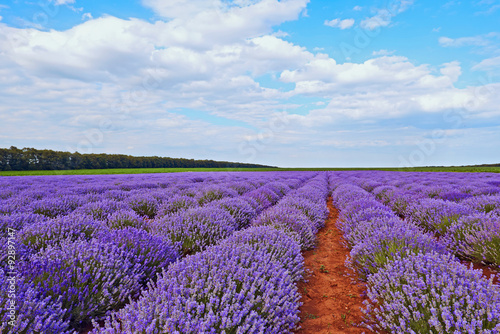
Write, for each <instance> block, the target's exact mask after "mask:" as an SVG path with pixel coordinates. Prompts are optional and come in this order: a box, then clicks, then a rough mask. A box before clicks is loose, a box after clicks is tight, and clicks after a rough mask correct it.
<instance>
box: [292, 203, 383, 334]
mask: <svg viewBox="0 0 500 334" xmlns="http://www.w3.org/2000/svg"><path fill="white" fill-rule="evenodd" d="M328 210H329V215H328V219H327V220H326V223H325V227H323V228H322V229H321V230H320V231H319V232H318V234H317V237H318V246H317V248H316V249H314V250H310V251H307V252H305V253H304V259H305V266H306V268H307V269H309V270H310V271H312V273H311V274H310V275H309V276H308V277H306V278H307V279H308V282H300V283H299V292H300V293H301V294H302V299H301V301H302V303H303V305H302V307H301V308H300V311H301V314H300V317H301V319H302V320H301V323H300V325H301V327H302V328H301V329H299V330H298V331H297V332H296V333H297V334H335V333H366V334H368V333H374V332H372V331H370V330H368V329H366V328H364V327H362V326H360V323H361V322H362V320H363V313H362V312H361V308H362V307H363V301H364V300H365V299H366V297H365V296H364V292H365V291H366V286H365V285H364V284H362V283H358V282H357V280H355V278H356V274H355V273H354V272H353V271H352V270H350V269H349V268H347V267H346V266H345V264H344V263H345V260H346V258H347V256H348V255H349V249H347V248H346V247H345V246H344V243H343V242H344V240H343V238H342V233H341V231H340V230H339V229H338V227H337V218H338V210H337V209H336V208H335V207H334V206H333V204H332V199H331V198H329V199H328Z"/></svg>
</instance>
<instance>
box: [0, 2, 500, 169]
mask: <svg viewBox="0 0 500 334" xmlns="http://www.w3.org/2000/svg"><path fill="white" fill-rule="evenodd" d="M179 1H180V0H178V1H177V2H176V3H178V2H179ZM208 2H210V1H208ZM149 3H150V4H151V6H153V5H154V6H155V7H154V8H155V10H156V12H157V13H158V15H162V16H165V17H168V18H169V19H168V20H159V21H157V22H147V21H144V20H139V19H129V20H123V19H119V18H116V17H112V16H104V17H100V18H96V19H91V20H87V21H85V22H82V23H81V24H79V25H77V26H75V27H73V28H72V29H69V30H65V31H55V30H50V31H38V30H35V29H17V28H12V27H8V26H6V25H3V24H0V41H1V43H0V77H2V78H4V80H2V81H1V82H0V100H1V101H2V104H1V105H0V146H1V144H4V145H7V144H8V145H12V144H15V145H18V146H21V147H22V146H23V144H22V143H26V142H30V143H33V142H36V143H40V145H42V147H43V146H45V147H51V148H56V149H62V150H66V149H67V147H65V145H66V143H67V145H68V146H70V147H71V148H72V149H73V150H74V149H75V148H77V146H78V145H81V143H82V142H85V141H87V142H88V141H89V139H88V138H87V137H86V136H88V134H89V131H91V130H97V131H101V134H102V140H97V142H96V143H91V145H90V146H91V147H90V149H91V150H93V151H94V152H100V151H106V152H120V151H122V152H123V151H124V150H126V149H127V148H128V147H132V148H131V149H130V150H129V151H130V152H124V153H130V154H142V155H148V154H154V155H165V156H178V157H187V158H211V159H221V160H233V161H235V160H236V161H246V160H251V158H250V157H249V155H248V154H247V153H248V150H249V149H250V150H252V149H255V150H256V151H257V155H258V158H257V160H253V161H255V162H263V163H270V164H282V161H280V160H279V159H285V158H283V157H284V156H287V157H292V156H293V154H296V153H297V152H299V151H303V152H307V153H304V154H302V153H301V154H300V157H297V158H287V159H288V160H286V161H287V164H289V165H290V164H294V163H295V164H297V165H299V164H303V163H304V162H303V161H308V160H307V159H308V157H309V155H310V158H311V159H312V160H311V161H314V163H315V164H319V163H320V161H324V164H325V165H328V164H330V165H331V161H335V160H331V159H336V158H339V159H347V158H349V156H346V155H341V156H337V154H339V153H338V152H337V151H336V148H341V149H342V148H352V147H370V150H371V151H370V152H369V153H368V155H369V156H370V154H372V153H373V156H371V158H367V160H364V161H365V163H366V164H370V163H372V165H373V162H374V161H377V160H376V159H377V157H379V158H380V151H377V150H378V149H382V148H387V150H388V151H391V152H392V151H393V150H394V148H395V147H396V148H398V147H408V145H409V143H411V142H412V140H413V138H414V137H418V136H419V135H421V134H422V132H421V131H418V129H414V132H412V133H411V134H408V133H407V129H402V128H397V129H396V128H395V127H394V125H393V124H392V123H391V122H400V123H404V121H405V119H406V117H409V119H411V120H412V122H419V120H422V122H424V120H426V119H429V117H440V115H441V114H444V113H446V111H448V110H455V109H457V110H465V112H466V114H467V116H468V117H470V118H471V119H474V120H482V121H483V122H484V123H489V122H491V120H492V119H498V117H499V116H500V112H499V111H498V105H500V94H497V92H498V91H500V84H494V83H487V84H481V85H478V87H467V88H464V89H458V88H456V87H455V86H454V83H455V82H456V81H457V79H458V78H459V76H460V74H461V67H460V64H459V63H458V62H451V63H446V64H443V65H442V66H441V68H440V69H439V72H438V73H436V72H435V71H433V68H431V67H430V66H428V65H425V64H424V65H415V64H414V63H412V62H411V61H410V60H409V59H408V58H406V57H400V56H392V54H393V53H394V51H391V50H378V51H374V52H373V56H374V59H368V60H366V61H364V62H362V63H352V62H345V63H342V64H339V63H338V62H337V61H336V60H335V59H334V58H331V57H330V56H328V55H327V54H324V53H317V54H314V53H312V52H309V51H307V49H306V48H305V47H302V46H300V45H297V44H294V43H291V42H289V41H286V40H284V39H283V38H282V37H285V34H284V33H280V32H277V33H276V32H275V30H274V29H273V27H274V26H276V25H279V23H281V22H285V21H287V20H292V19H294V18H297V17H298V16H299V15H300V13H301V12H303V10H304V8H305V5H306V3H307V1H286V2H285V1H282V2H279V1H274V0H263V1H260V2H257V1H245V0H241V1H238V2H234V3H235V4H236V5H235V6H232V7H228V8H225V7H224V6H223V5H222V2H216V3H215V4H216V6H215V7H214V9H211V8H209V7H207V6H208V4H207V2H199V3H198V5H199V6H200V8H198V7H197V5H191V4H192V3H197V1H195V0H193V2H192V3H191V2H185V3H184V4H185V5H186V6H187V9H186V10H187V11H188V12H189V13H190V15H184V14H183V13H180V12H179V13H170V14H168V8H169V7H168V6H171V5H172V4H173V3H174V2H172V1H171V2H168V3H167V2H165V1H163V2H160V1H153V0H151V1H149ZM282 3H283V5H282ZM409 3H410V2H405V3H403V2H399V5H398V7H395V8H393V9H392V11H389V9H387V10H388V13H389V21H388V22H390V20H391V19H392V17H393V15H396V14H397V13H399V12H401V11H402V10H404V9H406V8H407V6H408V4H409ZM285 4H286V6H285ZM377 13H378V14H380V13H381V12H380V10H378V11H377V12H375V13H374V14H375V15H377ZM168 15H171V16H168ZM89 18H90V17H89ZM342 21H343V20H342ZM342 21H341V20H339V21H338V25H339V27H340V25H341V22H342ZM388 24H390V23H388ZM491 38H493V37H491ZM459 43H461V42H459ZM314 51H321V49H320V48H316V49H314ZM498 61H499V60H498V59H496V58H490V59H485V60H484V61H483V62H481V63H479V64H478V65H476V66H475V67H474V69H478V70H483V69H487V68H490V67H494V66H497V62H498ZM261 76H263V77H264V78H265V80H263V81H260V79H261ZM268 78H271V80H272V78H279V80H281V81H283V82H284V83H289V84H291V87H293V88H291V89H289V90H288V88H287V89H285V88H282V89H278V88H269V87H266V84H265V83H263V84H259V82H266V80H268ZM272 87H274V85H273V86H272ZM286 87H288V85H286ZM304 97H306V98H307V102H303V103H301V102H300V101H301V99H302V98H304ZM291 98H293V100H290V99H291ZM311 99H312V100H311ZM290 101H294V102H293V103H292V102H290ZM305 105H306V106H308V107H310V106H313V107H312V109H311V110H310V111H308V112H304V106H305ZM464 108H465V109H464ZM185 109H187V110H194V111H195V112H197V113H203V114H204V115H207V119H211V118H214V119H215V121H214V122H212V121H210V120H203V119H205V118H204V117H199V118H198V117H189V113H187V114H186V115H183V114H182V113H183V110H185ZM295 109H297V110H299V111H300V112H295ZM280 113H281V114H283V118H282V120H283V124H284V126H283V127H282V128H281V129H280V130H276V131H274V132H273V133H272V134H270V133H269V132H266V129H269V127H270V126H269V123H270V120H271V119H272V117H273V115H278V114H280ZM383 122H386V123H387V124H389V126H387V127H384V130H383V131H384V133H381V131H380V132H377V130H374V128H376V127H380V124H383ZM108 123H110V124H111V126H105V124H108ZM412 124H413V123H412ZM425 125H427V124H425ZM427 126H428V125H427ZM387 129H389V130H387ZM262 133H264V134H265V136H264V135H262ZM388 133H390V134H388ZM179 138H182V140H179ZM262 138H265V140H263V139H262ZM492 138H493V136H492ZM249 140H250V143H249V145H250V146H249V147H245V148H244V149H243V150H242V149H240V148H239V145H240V144H242V143H243V144H245V143H247V144H248V141H249ZM252 143H255V146H251V145H253V144H252ZM58 145H59V146H58ZM30 146H31V145H30ZM82 147H83V146H82ZM255 147H257V148H255ZM289 147H292V148H289ZM329 147H332V148H329ZM365 152H366V151H365ZM346 154H352V156H350V158H352V159H354V160H349V161H361V160H356V159H361V158H356V157H355V155H356V154H357V153H355V152H352V153H346ZM377 154H378V155H377ZM390 154H393V153H386V155H384V159H386V160H384V161H389V160H390ZM357 155H359V154H357ZM326 156H328V157H329V158H328V159H330V160H321V159H326V158H324V157H326ZM252 159H253V158H252ZM294 159H295V160H294ZM363 159H365V158H363ZM370 159H373V160H370ZM388 159H389V160H388ZM283 161H284V160H283Z"/></svg>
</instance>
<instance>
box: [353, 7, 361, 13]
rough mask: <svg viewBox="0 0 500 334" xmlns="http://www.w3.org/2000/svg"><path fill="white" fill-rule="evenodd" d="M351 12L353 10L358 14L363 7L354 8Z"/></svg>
mask: <svg viewBox="0 0 500 334" xmlns="http://www.w3.org/2000/svg"><path fill="white" fill-rule="evenodd" d="M352 10H355V11H358V12H359V11H361V10H363V7H361V6H354V8H353V9H352Z"/></svg>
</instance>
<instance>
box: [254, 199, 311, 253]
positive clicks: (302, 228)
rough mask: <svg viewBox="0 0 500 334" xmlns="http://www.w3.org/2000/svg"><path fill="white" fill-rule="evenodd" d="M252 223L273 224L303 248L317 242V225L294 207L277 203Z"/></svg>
mask: <svg viewBox="0 0 500 334" xmlns="http://www.w3.org/2000/svg"><path fill="white" fill-rule="evenodd" d="M252 225H254V226H271V227H274V228H276V229H278V230H281V231H283V232H285V233H286V234H288V235H289V236H291V237H292V238H293V239H294V240H296V241H297V242H298V243H299V244H300V245H301V247H302V249H309V248H313V247H314V246H315V244H316V236H315V234H316V232H317V229H316V227H315V226H314V224H313V223H312V222H311V220H309V218H307V216H306V215H305V214H303V213H302V211H300V210H299V209H296V208H293V207H286V206H281V205H277V206H274V207H272V208H269V209H268V210H266V211H264V212H263V213H261V214H260V215H259V216H258V217H257V218H256V219H255V220H254V221H253V222H252Z"/></svg>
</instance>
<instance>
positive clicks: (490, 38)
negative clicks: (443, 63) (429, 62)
mask: <svg viewBox="0 0 500 334" xmlns="http://www.w3.org/2000/svg"><path fill="white" fill-rule="evenodd" d="M497 39H500V33H497V32H491V33H488V34H484V35H477V36H470V37H459V38H450V37H445V36H443V37H440V38H439V44H440V45H441V46H443V47H455V48H458V47H463V46H480V47H486V46H490V45H493V44H495V43H496V40H497Z"/></svg>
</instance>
